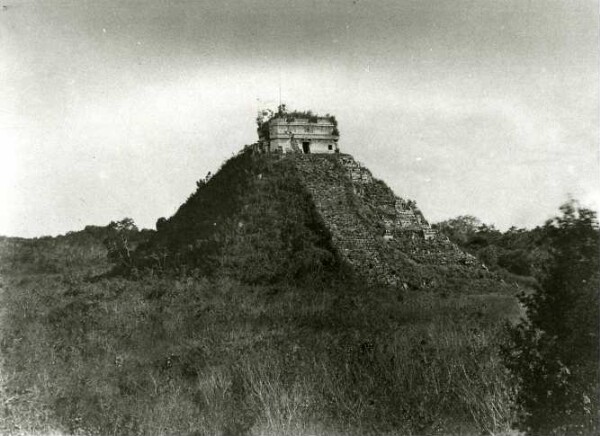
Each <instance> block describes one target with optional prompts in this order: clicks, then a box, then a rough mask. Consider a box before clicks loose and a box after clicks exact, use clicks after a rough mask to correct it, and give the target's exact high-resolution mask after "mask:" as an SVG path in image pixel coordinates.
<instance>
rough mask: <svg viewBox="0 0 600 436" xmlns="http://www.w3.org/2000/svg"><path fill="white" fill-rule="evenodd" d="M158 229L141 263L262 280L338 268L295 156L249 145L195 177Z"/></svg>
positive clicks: (296, 277)
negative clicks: (257, 151) (256, 151)
mask: <svg viewBox="0 0 600 436" xmlns="http://www.w3.org/2000/svg"><path fill="white" fill-rule="evenodd" d="M157 230H158V231H157V233H156V235H154V237H153V238H151V240H150V241H149V243H147V244H145V245H143V246H142V247H140V249H138V251H137V254H136V263H137V267H138V268H150V269H152V270H155V271H156V270H158V271H165V270H167V271H172V270H177V271H178V272H187V273H189V274H192V275H195V276H200V275H201V276H210V277H214V276H215V275H217V274H218V275H226V276H228V277H232V278H235V279H239V280H241V281H243V282H245V283H249V284H253V283H263V284H266V283H274V282H281V281H288V282H289V281H297V280H303V279H305V278H307V277H308V276H310V277H311V279H314V278H315V277H316V276H321V275H323V274H325V275H327V274H336V273H339V271H340V267H341V264H340V260H339V259H338V256H337V253H336V251H335V250H334V248H333V247H332V245H331V235H330V233H329V231H328V230H327V228H326V227H325V226H324V224H323V222H322V220H321V218H320V217H319V215H318V214H317V213H316V210H315V207H314V204H313V202H312V199H311V196H310V194H309V193H308V191H307V190H306V188H305V187H304V186H303V185H302V184H301V182H300V180H299V179H298V177H297V174H296V170H295V167H294V165H293V162H292V161H290V160H286V159H283V160H279V159H277V157H272V156H265V155H253V154H252V153H251V152H250V151H246V152H242V153H240V154H238V155H237V156H235V157H233V158H231V159H230V160H229V161H227V162H226V163H225V164H224V165H223V166H222V168H221V169H220V170H219V171H218V172H217V173H216V174H215V175H214V177H212V178H210V179H209V180H202V181H200V182H199V183H198V189H197V191H196V192H195V193H194V194H192V195H191V196H190V197H189V198H188V200H187V201H186V202H185V203H184V204H183V205H182V206H181V207H180V208H179V210H178V211H177V213H176V214H175V215H173V217H171V218H169V219H168V220H165V219H161V220H159V222H158V223H157Z"/></svg>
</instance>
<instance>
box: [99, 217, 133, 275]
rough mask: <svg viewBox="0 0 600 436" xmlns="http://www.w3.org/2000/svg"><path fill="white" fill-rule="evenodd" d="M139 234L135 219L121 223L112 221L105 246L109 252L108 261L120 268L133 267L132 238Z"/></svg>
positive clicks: (123, 220)
mask: <svg viewBox="0 0 600 436" xmlns="http://www.w3.org/2000/svg"><path fill="white" fill-rule="evenodd" d="M137 232H138V228H137V226H136V225H135V223H134V221H133V219H131V218H123V219H122V220H120V221H111V222H110V223H109V224H108V236H107V237H106V239H105V240H104V246H105V247H106V249H107V250H108V259H109V260H110V261H111V262H113V263H115V264H118V265H120V266H125V267H130V266H132V259H131V252H132V251H133V248H132V246H131V243H130V238H131V236H132V235H135V234H136V233H137Z"/></svg>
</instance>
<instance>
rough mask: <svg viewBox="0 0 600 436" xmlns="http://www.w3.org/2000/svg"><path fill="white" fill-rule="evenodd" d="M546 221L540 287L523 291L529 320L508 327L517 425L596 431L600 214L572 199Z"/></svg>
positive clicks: (547, 431)
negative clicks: (547, 257) (546, 247)
mask: <svg viewBox="0 0 600 436" xmlns="http://www.w3.org/2000/svg"><path fill="white" fill-rule="evenodd" d="M561 211H562V215H561V216H559V217H556V218H554V219H553V220H550V221H548V222H547V223H546V225H545V227H544V233H545V238H547V240H548V244H549V247H550V253H551V257H550V260H549V262H547V265H546V268H545V270H544V271H543V272H542V276H541V277H540V278H539V280H540V283H541V287H540V289H539V290H537V291H536V292H534V293H531V294H529V295H522V296H521V301H522V303H523V304H524V305H525V307H526V310H527V318H526V319H525V320H523V321H522V322H521V323H519V324H518V325H516V326H514V327H512V328H509V333H510V339H511V341H510V343H509V344H508V345H507V346H506V347H505V348H504V350H503V354H504V360H505V363H506V365H507V367H508V368H509V370H510V371H511V372H512V373H513V374H514V375H515V377H516V379H517V381H518V385H519V389H518V393H517V397H516V404H517V407H518V412H519V418H518V422H517V426H518V427H519V428H520V429H521V430H524V431H526V432H527V433H528V434H531V435H552V434H554V435H575V434H579V435H588V434H589V435H591V434H598V431H599V430H600V428H599V426H598V418H599V415H598V412H599V409H598V394H599V391H598V362H599V360H598V359H599V342H598V341H599V335H598V328H599V323H598V317H599V315H600V313H599V306H598V304H599V296H598V294H599V289H598V287H599V285H600V282H599V270H598V266H599V250H600V232H599V229H598V221H597V218H596V214H595V213H594V212H593V211H591V210H588V209H584V208H581V207H579V206H578V204H577V203H576V202H574V201H570V202H569V203H567V204H565V205H563V206H562V207H561Z"/></svg>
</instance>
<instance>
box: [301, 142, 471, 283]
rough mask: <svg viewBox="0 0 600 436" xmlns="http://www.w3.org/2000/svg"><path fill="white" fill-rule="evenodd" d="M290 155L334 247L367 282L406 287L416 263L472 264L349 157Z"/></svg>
mask: <svg viewBox="0 0 600 436" xmlns="http://www.w3.org/2000/svg"><path fill="white" fill-rule="evenodd" d="M289 158H290V159H293V160H294V162H295V166H296V168H297V170H298V172H299V175H300V177H301V179H302V181H303V184H304V185H305V186H306V188H307V189H308V191H309V192H310V194H311V195H312V197H313V200H314V203H315V207H316V209H317V211H318V212H319V214H320V215H321V217H322V218H323V221H324V223H325V225H326V226H327V227H328V228H329V230H330V231H331V234H332V238H333V243H334V246H335V247H336V248H337V249H338V251H339V252H340V254H341V256H342V257H343V258H344V259H345V260H346V261H347V262H349V263H350V264H351V265H352V266H353V268H354V269H355V270H356V271H357V272H358V273H360V274H361V275H363V276H365V277H366V278H367V279H368V280H369V281H370V282H371V283H384V284H388V285H404V286H406V283H405V282H406V275H405V274H404V271H403V269H409V268H410V269H414V266H415V265H419V264H421V265H423V264H425V265H427V264H429V265H446V264H454V265H455V264H463V265H474V264H476V261H475V258H474V257H473V256H471V255H469V254H466V253H464V252H462V251H461V250H459V249H458V248H457V247H456V246H455V245H454V244H452V243H451V242H450V241H448V239H447V238H446V237H445V236H442V235H439V234H438V233H437V232H436V231H435V230H433V229H431V227H430V226H429V223H428V222H427V221H426V220H425V218H424V217H423V215H422V213H421V212H420V211H419V210H418V209H417V208H416V206H415V205H414V204H413V203H412V202H410V201H405V200H404V199H402V198H399V197H397V196H396V195H394V193H393V191H392V190H391V189H390V188H389V187H387V186H386V185H385V184H384V183H383V182H381V181H379V180H377V179H374V178H373V176H372V175H371V173H370V171H369V170H368V169H366V168H365V167H363V166H362V165H360V164H359V163H358V162H356V161H355V160H354V159H353V158H352V156H350V155H346V154H338V155H333V156H331V155H330V156H327V155H308V154H296V155H293V156H290V157H289ZM405 267H408V268H405Z"/></svg>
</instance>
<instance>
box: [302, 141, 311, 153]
mask: <svg viewBox="0 0 600 436" xmlns="http://www.w3.org/2000/svg"><path fill="white" fill-rule="evenodd" d="M302 151H303V152H304V154H308V153H310V142H303V143H302Z"/></svg>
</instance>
